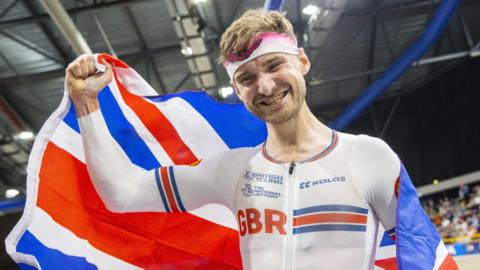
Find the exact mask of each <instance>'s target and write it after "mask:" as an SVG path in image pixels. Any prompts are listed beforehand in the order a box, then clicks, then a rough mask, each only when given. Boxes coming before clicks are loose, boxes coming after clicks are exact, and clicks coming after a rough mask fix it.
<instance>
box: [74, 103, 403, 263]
mask: <svg viewBox="0 0 480 270" xmlns="http://www.w3.org/2000/svg"><path fill="white" fill-rule="evenodd" d="M79 123H80V129H81V134H82V137H83V141H84V148H85V155H86V161H87V168H88V171H89V173H90V176H91V179H92V181H93V183H94V185H95V188H96V189H97V191H98V193H99V194H100V196H101V197H102V199H103V200H104V202H105V204H106V206H107V207H108V208H109V209H110V210H112V211H117V212H135V211H188V210H193V209H196V208H198V207H201V206H204V205H206V204H210V203H218V204H223V205H225V206H226V207H228V208H229V209H230V210H231V211H232V212H233V213H234V214H235V216H236V218H237V222H238V230H239V234H240V249H241V255H242V263H243V267H244V269H247V270H248V269H259V270H268V269H272V270H279V269H299V270H300V269H304V270H315V269H328V270H332V269H335V270H352V269H373V267H374V259H375V248H376V247H375V246H376V243H377V241H376V237H377V230H378V226H379V222H381V223H382V225H383V226H384V228H385V229H386V230H387V232H389V233H390V235H391V236H394V230H395V214H396V206H397V199H396V196H395V183H396V181H398V177H399V173H400V167H401V164H400V160H399V159H398V157H397V155H396V154H395V153H394V152H393V151H392V150H391V149H390V148H389V147H388V145H387V144H385V143H384V142H383V141H381V140H380V139H376V138H372V137H368V136H364V135H360V136H355V135H349V134H344V133H340V132H335V131H332V137H331V142H330V145H329V146H328V147H327V148H325V149H319V151H318V152H319V153H318V155H316V156H314V157H312V158H310V159H308V160H305V161H303V162H298V163H281V162H278V161H276V160H275V159H273V158H272V157H270V156H269V155H268V153H267V152H266V151H265V148H264V145H259V146H257V147H254V148H239V149H235V150H231V151H228V152H224V153H220V154H217V155H214V156H211V157H206V158H205V159H204V160H202V161H201V162H200V163H199V164H198V165H196V166H188V165H185V166H174V167H163V168H159V169H155V170H152V171H150V172H147V173H145V172H144V171H143V170H141V169H140V168H138V167H136V166H135V165H133V164H131V163H130V161H129V159H128V157H127V156H126V155H125V153H124V152H123V151H122V150H121V148H120V147H119V146H118V145H117V144H115V143H105V141H106V140H105V138H107V137H108V136H110V135H109V132H108V129H107V127H106V124H105V121H104V119H103V117H102V114H101V113H100V111H99V110H98V111H95V112H93V113H91V114H89V115H87V116H84V117H81V118H80V119H79ZM109 141H111V140H109ZM105 161H108V164H109V166H103V165H102V164H105Z"/></svg>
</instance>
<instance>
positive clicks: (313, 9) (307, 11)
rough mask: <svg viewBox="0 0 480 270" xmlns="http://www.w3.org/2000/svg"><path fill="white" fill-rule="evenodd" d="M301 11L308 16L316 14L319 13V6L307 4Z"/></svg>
mask: <svg viewBox="0 0 480 270" xmlns="http://www.w3.org/2000/svg"><path fill="white" fill-rule="evenodd" d="M302 12H303V14H307V15H309V16H312V15H318V14H319V13H320V8H319V7H317V6H314V5H308V6H306V7H305V8H304V9H303V10H302Z"/></svg>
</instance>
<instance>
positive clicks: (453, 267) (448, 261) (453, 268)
mask: <svg viewBox="0 0 480 270" xmlns="http://www.w3.org/2000/svg"><path fill="white" fill-rule="evenodd" d="M438 270H458V266H457V264H456V263H455V261H454V260H453V257H452V255H450V254H448V255H447V257H446V258H445V260H443V262H442V264H441V265H440V267H439V268H438Z"/></svg>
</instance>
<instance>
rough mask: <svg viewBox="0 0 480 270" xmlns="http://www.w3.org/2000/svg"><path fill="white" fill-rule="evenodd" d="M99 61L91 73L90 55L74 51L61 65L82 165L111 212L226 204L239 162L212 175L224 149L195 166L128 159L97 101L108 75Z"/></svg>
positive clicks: (231, 191)
mask: <svg viewBox="0 0 480 270" xmlns="http://www.w3.org/2000/svg"><path fill="white" fill-rule="evenodd" d="M103 64H104V65H105V66H106V71H105V72H104V73H96V71H95V66H94V59H93V56H91V55H84V56H80V57H79V58H77V59H76V60H75V61H74V62H73V63H72V64H70V65H69V67H68V68H67V74H66V81H67V86H68V89H69V92H70V96H71V98H72V100H73V104H74V106H75V110H76V112H77V117H78V121H79V125H80V131H81V136H82V140H83V145H84V150H85V151H84V152H85V159H86V163H87V169H88V172H89V175H90V178H91V180H92V182H93V184H94V186H95V189H96V190H97V192H98V193H99V195H100V197H101V198H102V200H103V201H104V203H105V205H106V207H107V208H108V209H109V210H110V211H114V212H144V211H186V210H190V209H195V208H197V207H200V206H203V205H205V204H208V203H221V204H225V205H227V206H230V204H231V203H230V200H231V198H232V193H233V189H234V186H235V185H234V184H233V183H232V181H234V179H236V178H235V175H236V173H237V171H239V168H236V167H235V168H233V169H228V172H227V173H222V177H221V178H218V177H217V174H218V168H225V169H226V168H227V167H228V166H220V163H221V162H224V161H225V160H228V158H225V155H227V153H220V154H217V155H215V156H212V157H208V158H206V160H204V161H202V162H200V163H199V164H198V165H196V166H188V165H187V166H175V167H164V168H157V169H155V170H151V171H146V170H144V169H142V168H140V167H138V166H136V165H135V164H133V163H131V162H130V160H129V158H128V156H127V155H126V154H125V152H124V151H123V149H122V148H121V147H120V145H118V143H117V142H116V141H115V140H114V139H113V138H112V136H111V135H110V132H109V130H108V128H107V124H106V122H105V119H104V118H103V115H102V112H101V110H100V106H99V103H98V98H97V96H98V93H99V92H100V90H101V89H103V88H104V87H105V86H106V85H107V84H108V83H109V82H110V81H111V79H112V67H111V66H110V64H108V63H103ZM232 164H235V163H232ZM237 164H238V163H237ZM227 175H231V176H232V177H226V176H227ZM218 179H221V181H219V180H218ZM229 179H230V180H229Z"/></svg>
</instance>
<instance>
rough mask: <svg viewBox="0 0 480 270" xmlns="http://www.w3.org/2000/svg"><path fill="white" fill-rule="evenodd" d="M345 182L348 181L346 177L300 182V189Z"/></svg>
mask: <svg viewBox="0 0 480 270" xmlns="http://www.w3.org/2000/svg"><path fill="white" fill-rule="evenodd" d="M345 181H347V178H346V177H345V176H334V177H328V178H321V179H316V180H308V181H302V182H300V189H307V188H312V187H315V186H320V185H325V184H333V183H341V182H345Z"/></svg>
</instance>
